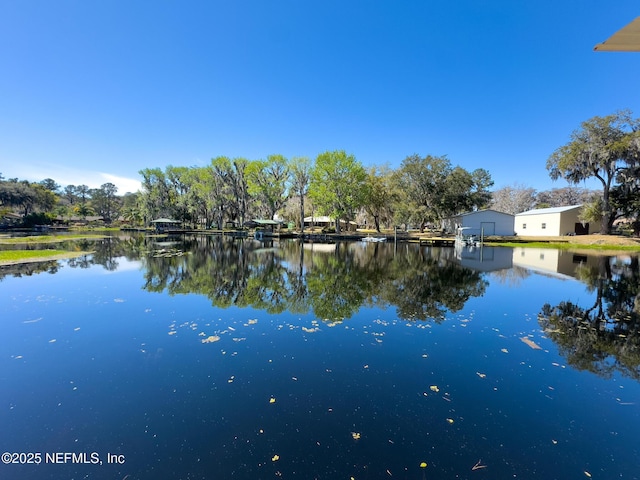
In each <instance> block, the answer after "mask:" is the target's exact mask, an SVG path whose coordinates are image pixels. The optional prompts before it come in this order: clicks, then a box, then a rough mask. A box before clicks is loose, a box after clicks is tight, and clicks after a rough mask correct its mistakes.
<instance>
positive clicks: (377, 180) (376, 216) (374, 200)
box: [364, 167, 398, 232]
mask: <svg viewBox="0 0 640 480" xmlns="http://www.w3.org/2000/svg"><path fill="white" fill-rule="evenodd" d="M397 199H398V191H397V189H396V188H395V186H394V183H393V181H392V172H391V170H389V169H388V168H386V167H382V168H380V167H371V168H370V169H369V170H368V172H367V186H366V196H365V203H364V209H365V211H366V212H367V214H368V215H369V216H370V217H371V218H372V219H373V224H374V226H375V228H376V231H378V232H379V231H380V222H381V221H384V222H385V223H388V222H390V221H391V220H392V219H393V216H394V208H393V206H394V205H395V204H396V203H397Z"/></svg>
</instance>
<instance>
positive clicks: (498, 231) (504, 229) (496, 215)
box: [443, 209, 514, 238]
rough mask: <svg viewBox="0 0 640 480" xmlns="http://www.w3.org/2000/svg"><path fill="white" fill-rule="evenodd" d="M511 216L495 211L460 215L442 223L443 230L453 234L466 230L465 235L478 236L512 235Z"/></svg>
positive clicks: (489, 210)
mask: <svg viewBox="0 0 640 480" xmlns="http://www.w3.org/2000/svg"><path fill="white" fill-rule="evenodd" d="M513 221H514V217H513V215H511V214H509V213H503V212H498V211H497V210H491V209H486V210H478V211H476V212H469V213H461V214H460V215H456V216H453V217H450V218H447V219H445V220H444V222H443V226H444V228H445V230H447V231H448V232H450V233H455V232H456V231H457V229H458V228H461V227H462V228H466V229H465V234H467V235H476V236H477V237H478V238H479V237H480V236H483V235H484V236H485V237H487V236H489V235H513V233H514V230H513Z"/></svg>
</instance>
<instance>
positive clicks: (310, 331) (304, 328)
mask: <svg viewBox="0 0 640 480" xmlns="http://www.w3.org/2000/svg"><path fill="white" fill-rule="evenodd" d="M302 331H303V332H307V333H314V332H319V331H320V329H319V328H318V327H314V328H307V327H302Z"/></svg>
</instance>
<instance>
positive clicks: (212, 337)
mask: <svg viewBox="0 0 640 480" xmlns="http://www.w3.org/2000/svg"><path fill="white" fill-rule="evenodd" d="M218 340H220V337H219V336H217V335H209V336H208V337H207V338H205V339H203V340H202V343H213V342H217V341H218Z"/></svg>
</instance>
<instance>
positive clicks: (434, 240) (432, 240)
mask: <svg viewBox="0 0 640 480" xmlns="http://www.w3.org/2000/svg"><path fill="white" fill-rule="evenodd" d="M410 241H411V240H410ZM414 241H416V240H414ZM417 242H418V243H419V244H420V245H421V246H422V245H427V246H430V247H453V246H454V245H455V244H456V239H455V238H453V237H419V238H418V239H417Z"/></svg>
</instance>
